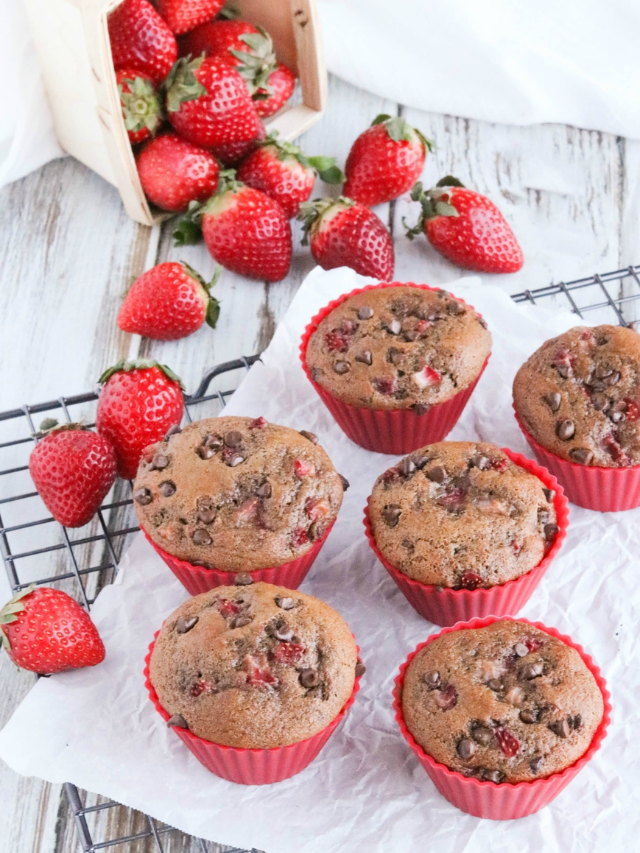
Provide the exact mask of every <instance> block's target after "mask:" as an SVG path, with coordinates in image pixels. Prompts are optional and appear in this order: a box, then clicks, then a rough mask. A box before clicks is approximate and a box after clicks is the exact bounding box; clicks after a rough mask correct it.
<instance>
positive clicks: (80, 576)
mask: <svg viewBox="0 0 640 853" xmlns="http://www.w3.org/2000/svg"><path fill="white" fill-rule="evenodd" d="M512 298H513V300H514V301H515V302H517V303H526V302H529V303H531V304H534V305H538V304H540V303H541V302H542V303H543V304H544V305H545V306H546V307H552V308H556V309H560V308H562V309H565V310H566V308H567V307H568V308H569V309H570V310H571V311H573V312H574V313H575V314H577V315H578V316H579V317H581V318H582V317H584V315H585V314H590V319H591V318H593V319H596V320H597V321H598V322H609V323H617V324H621V325H627V326H628V325H633V324H634V322H636V318H639V317H640V265H638V266H635V267H627V268H625V269H623V270H617V271H615V272H610V273H604V274H602V275H594V276H590V277H589V278H583V279H578V280H576V281H570V282H566V283H565V282H561V283H559V284H554V285H549V286H547V287H542V288H539V289H536V290H526V291H524V292H523V293H518V294H515V295H514V296H513V297H512ZM258 358H259V356H251V357H247V358H241V359H237V360H236V361H230V362H227V363H225V364H220V365H218V366H217V367H214V368H212V369H211V370H209V371H208V372H207V373H206V374H205V375H204V377H203V379H202V382H201V383H200V385H199V387H198V388H197V389H196V391H195V392H194V393H193V394H191V395H187V396H185V420H186V421H188V422H190V421H191V420H192V419H194V418H200V417H205V416H209V417H210V416H214V415H217V414H219V413H220V411H221V410H222V408H223V407H224V405H225V403H226V401H227V399H228V398H229V396H230V395H231V394H232V393H233V390H234V389H235V387H237V384H238V379H239V378H241V376H242V375H244V372H245V371H246V370H247V369H248V368H249V367H250V366H251V365H252V364H253V363H254V362H255V361H256V360H257V359H258ZM220 377H224V379H225V385H227V386H228V387H227V388H226V389H225V390H210V386H211V385H212V383H213V382H214V380H219V379H220ZM97 399H98V395H97V393H95V392H90V393H87V394H82V395H79V396H76V397H60V398H58V399H57V400H51V401H49V402H46V403H40V404H36V405H25V406H23V407H22V408H20V409H14V410H12V411H7V412H2V413H0V438H1V439H2V441H0V552H1V553H2V557H3V560H4V564H5V568H6V571H7V575H8V578H9V583H10V585H11V587H12V589H13V590H14V591H17V590H20V589H23V588H24V587H26V586H27V585H28V584H29V583H32V582H34V581H35V582H36V583H38V584H45V583H46V584H56V586H59V587H61V588H63V589H65V590H66V591H67V592H69V593H70V594H72V595H75V597H76V598H78V599H79V600H80V602H81V603H82V604H84V606H86V607H87V608H90V607H91V605H92V603H93V602H94V600H95V598H96V596H97V595H98V593H99V592H100V590H101V589H102V588H103V587H104V586H105V585H106V584H108V583H110V582H111V581H112V580H113V577H114V576H115V572H116V570H117V565H118V560H119V557H120V554H121V553H122V549H123V546H124V544H125V542H126V540H127V538H128V537H129V535H130V534H132V533H135V532H136V531H137V530H138V529H139V528H138V526H137V524H136V523H135V516H134V514H133V511H132V499H131V483H130V482H128V481H122V480H118V481H117V483H116V486H115V487H114V489H113V490H112V492H111V493H110V494H109V495H108V496H107V498H106V499H105V502H104V503H103V505H102V507H101V509H100V511H99V512H98V514H97V516H96V517H95V518H94V519H93V520H92V522H91V523H90V524H89V525H87V526H86V527H85V528H82V530H81V532H80V535H79V536H78V535H77V534H78V531H71V532H70V531H68V530H66V529H65V528H64V527H62V526H61V525H59V524H58V523H57V522H55V521H54V519H53V518H52V517H51V516H50V515H49V514H48V513H47V511H46V509H45V508H44V505H43V504H42V502H41V501H40V498H39V496H38V494H37V492H36V491H35V490H34V488H33V483H32V482H31V479H30V477H29V473H28V464H27V463H28V456H29V452H30V450H31V448H32V446H33V441H34V439H33V438H32V433H34V432H35V428H36V423H35V421H34V417H35V416H36V415H40V414H43V413H45V412H46V413H47V414H48V415H50V414H51V413H55V414H57V415H58V417H60V416H61V417H62V418H64V419H65V420H67V421H72V420H79V419H80V418H83V419H84V420H85V421H86V422H89V423H91V422H92V421H93V413H94V411H95V402H96V400H97ZM7 461H8V463H9V464H8V465H7V466H6V467H5V465H6V463H7ZM72 537H74V538H72ZM64 787H65V792H66V796H67V799H68V801H69V807H70V812H71V814H72V815H73V818H74V821H75V826H76V830H77V833H78V837H79V842H80V846H81V848H82V850H83V851H84V853H94V851H98V850H104V849H107V848H113V847H115V846H117V845H121V846H120V848H119V849H121V850H126V851H128V853H133V851H134V850H135V851H136V853H137V851H145V853H147V851H148V853H169V851H170V850H171V851H173V850H180V851H182V853H187V851H190V853H210V851H211V848H210V847H209V846H207V842H205V841H203V840H202V839H194V838H189V837H188V836H185V835H184V834H183V833H179V832H178V831H177V830H174V829H173V828H172V827H170V826H166V825H163V824H161V823H159V822H157V821H155V820H153V819H152V818H151V817H149V816H147V815H141V814H140V813H139V812H135V811H134V810H133V809H128V810H126V811H127V814H128V815H129V817H130V821H129V824H128V825H130V826H131V827H132V831H130V832H127V833H124V832H122V831H120V832H119V833H117V832H116V834H115V836H114V837H112V838H104V839H103V838H101V839H100V840H95V839H94V834H95V833H96V832H98V831H100V828H101V829H102V831H103V832H104V827H98V826H97V824H98V823H99V821H97V820H96V817H97V816H100V815H102V816H104V814H105V813H109V812H110V811H113V810H115V809H120V810H123V807H122V806H120V805H119V804H118V803H115V802H113V801H111V800H106V801H105V800H103V799H102V798H97V799H96V801H95V802H92V801H91V804H90V800H92V798H93V795H90V794H84V795H83V796H81V794H80V792H79V791H78V789H77V788H76V787H75V786H74V785H71V784H66V785H65V786H64ZM83 797H84V799H83ZM92 822H93V825H92ZM102 823H104V821H103V822H102ZM107 823H108V821H107ZM92 830H93V832H92ZM226 850H227V851H228V853H250V852H249V851H240V850H238V849H232V848H226ZM253 853H257V851H253Z"/></svg>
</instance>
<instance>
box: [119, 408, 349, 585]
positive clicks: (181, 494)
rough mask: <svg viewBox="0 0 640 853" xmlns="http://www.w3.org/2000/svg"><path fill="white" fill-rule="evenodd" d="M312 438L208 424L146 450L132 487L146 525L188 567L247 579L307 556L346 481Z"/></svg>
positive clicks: (228, 422) (224, 422) (248, 423)
mask: <svg viewBox="0 0 640 853" xmlns="http://www.w3.org/2000/svg"><path fill="white" fill-rule="evenodd" d="M317 442H318V439H317V437H316V436H315V435H313V433H310V432H306V431H304V430H303V431H302V432H296V431H295V430H293V429H289V428H288V427H283V426H276V425H275V424H270V423H268V422H267V421H266V420H265V419H264V418H257V419H251V418H240V417H222V418H209V419H206V420H202V421H198V422H197V423H193V424H190V425H189V426H187V427H185V428H184V429H183V430H182V431H180V430H179V429H177V428H176V429H175V430H173V431H172V432H171V434H170V435H168V436H167V437H166V438H165V439H164V441H162V442H160V443H159V444H156V445H153V446H152V447H150V448H148V449H147V451H146V452H145V454H144V455H143V458H142V459H141V461H140V466H139V468H138V476H137V477H136V481H135V485H134V492H133V497H134V505H135V508H136V513H137V515H138V519H139V521H140V525H141V527H142V528H143V529H144V530H145V531H146V532H147V534H148V535H149V536H150V537H151V539H152V540H153V541H154V542H155V543H156V544H157V545H159V546H160V548H162V549H163V550H164V551H166V552H168V553H169V554H171V555H173V556H174V557H178V558H179V559H182V560H186V561H188V562H189V563H192V564H194V565H198V566H205V567H208V568H211V567H214V568H217V569H222V570H224V571H227V570H228V571H243V572H249V571H252V570H253V569H259V568H267V567H271V566H280V565H282V564H283V563H286V562H288V561H290V560H295V559H297V558H298V557H301V556H302V555H303V554H304V553H306V552H307V551H309V549H310V548H311V547H312V546H313V544H314V542H316V541H317V540H318V539H320V538H321V537H322V536H323V535H324V534H325V532H326V531H327V529H328V527H329V526H330V525H331V523H332V522H333V520H334V519H335V517H336V515H337V514H338V510H339V509H340V505H341V503H342V494H343V491H344V488H345V487H346V485H348V483H347V482H346V480H344V478H342V477H341V476H340V475H339V474H338V473H337V472H336V470H335V468H334V467H333V465H332V463H331V460H330V459H329V457H328V456H327V454H326V453H325V451H324V450H323V449H322V448H321V447H320V446H319V444H318V443H317Z"/></svg>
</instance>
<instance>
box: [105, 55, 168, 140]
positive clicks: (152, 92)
mask: <svg viewBox="0 0 640 853" xmlns="http://www.w3.org/2000/svg"><path fill="white" fill-rule="evenodd" d="M116 83H117V84H118V92H119V94H120V106H121V107H122V118H123V119H124V126H125V127H126V129H127V133H128V134H129V142H130V143H131V144H132V145H135V144H136V143H138V142H144V140H145V139H148V138H149V137H150V136H154V135H155V133H156V131H157V130H158V128H159V127H160V125H161V124H162V102H161V100H160V98H159V97H158V93H157V92H156V88H155V86H154V84H153V80H152V79H151V78H150V77H147V75H146V74H144V75H142V74H140V73H139V72H138V71H134V70H132V69H124V70H121V71H116Z"/></svg>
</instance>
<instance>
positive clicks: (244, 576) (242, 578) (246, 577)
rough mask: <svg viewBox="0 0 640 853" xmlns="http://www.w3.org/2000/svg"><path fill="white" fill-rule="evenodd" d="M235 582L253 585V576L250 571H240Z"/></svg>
mask: <svg viewBox="0 0 640 853" xmlns="http://www.w3.org/2000/svg"><path fill="white" fill-rule="evenodd" d="M233 583H234V584H235V586H251V584H252V583H253V578H252V577H251V575H250V574H249V572H238V574H237V575H236V576H235V578H234V580H233Z"/></svg>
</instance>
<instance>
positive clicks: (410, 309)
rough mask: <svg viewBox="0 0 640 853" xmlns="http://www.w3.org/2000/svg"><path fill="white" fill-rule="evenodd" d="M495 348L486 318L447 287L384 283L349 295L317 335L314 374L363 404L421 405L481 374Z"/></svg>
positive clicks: (337, 393) (339, 394)
mask: <svg viewBox="0 0 640 853" xmlns="http://www.w3.org/2000/svg"><path fill="white" fill-rule="evenodd" d="M490 351H491V334H490V333H489V331H488V330H487V326H486V323H485V321H484V320H483V319H482V318H481V317H480V316H479V315H478V314H477V313H476V312H475V311H474V310H473V308H471V307H470V306H469V305H464V304H463V303H462V302H460V301H459V300H457V299H455V297H453V296H451V294H449V293H445V291H444V290H437V291H433V290H424V289H422V288H419V287H411V286H409V285H384V286H381V287H376V288H373V289H371V290H366V291H364V292H363V293H356V294H355V295H353V296H350V297H348V298H347V299H346V300H345V301H344V302H342V303H341V304H340V305H338V307H337V308H335V309H334V310H333V311H332V312H331V313H330V314H328V315H327V316H326V317H325V318H324V319H323V320H322V321H321V322H320V324H319V325H318V328H317V329H316V331H315V332H314V333H313V334H312V335H311V337H310V339H309V343H308V345H307V351H306V363H307V367H308V368H309V370H310V372H311V376H312V378H313V380H314V382H317V383H318V384H319V385H321V386H322V387H323V388H324V389H326V391H328V392H329V393H330V394H331V395H332V396H334V397H335V398H336V399H338V400H340V401H342V402H343V403H348V404H350V405H352V406H357V407H359V408H370V409H408V408H414V409H415V410H416V411H417V412H418V413H422V412H425V411H427V410H428V409H429V408H430V407H431V406H433V405H434V404H437V403H444V402H446V401H447V400H450V399H451V398H452V397H454V396H455V395H456V394H457V393H459V392H460V391H463V390H464V389H466V388H468V387H469V386H470V385H471V384H472V383H473V382H474V381H475V380H476V379H477V377H478V376H479V374H480V372H481V370H482V367H483V365H484V363H485V361H486V359H487V357H488V355H489V353H490Z"/></svg>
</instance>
